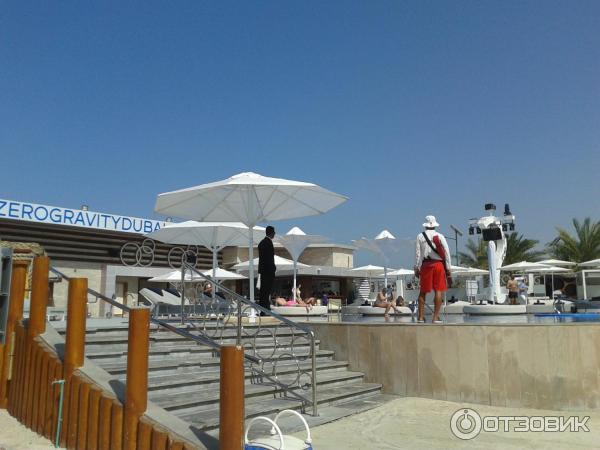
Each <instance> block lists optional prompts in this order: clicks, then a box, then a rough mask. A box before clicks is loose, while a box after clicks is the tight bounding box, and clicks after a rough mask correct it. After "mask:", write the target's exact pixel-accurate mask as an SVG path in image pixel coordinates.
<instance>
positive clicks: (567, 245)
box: [548, 217, 600, 262]
mask: <svg viewBox="0 0 600 450" xmlns="http://www.w3.org/2000/svg"><path fill="white" fill-rule="evenodd" d="M573 228H575V235H572V234H571V233H569V232H568V231H567V230H565V229H563V228H557V229H556V231H557V232H558V236H557V237H556V238H555V239H554V240H553V241H552V242H550V243H549V244H548V248H549V250H550V253H551V255H552V256H553V257H555V258H558V259H566V260H567V261H573V262H584V261H589V260H591V259H596V258H600V221H598V222H595V223H592V219H591V218H589V217H586V218H585V219H584V220H583V223H581V222H579V220H577V219H573Z"/></svg>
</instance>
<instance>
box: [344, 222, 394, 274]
mask: <svg viewBox="0 0 600 450" xmlns="http://www.w3.org/2000/svg"><path fill="white" fill-rule="evenodd" d="M352 244H354V245H355V246H356V247H357V248H362V249H364V250H369V251H370V252H373V253H375V254H377V255H379V256H380V257H381V259H382V260H383V276H384V279H385V282H386V284H387V275H388V274H387V266H388V264H389V261H390V258H391V256H392V254H393V253H395V252H398V251H400V241H398V240H397V239H396V238H395V237H394V235H393V234H392V233H390V232H389V231H388V230H383V231H382V232H380V233H379V234H378V235H377V236H375V238H374V239H369V238H364V237H363V238H360V239H357V240H354V241H352Z"/></svg>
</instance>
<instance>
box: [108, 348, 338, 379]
mask: <svg viewBox="0 0 600 450" xmlns="http://www.w3.org/2000/svg"><path fill="white" fill-rule="evenodd" d="M333 355H334V352H332V351H330V350H317V354H316V357H317V360H321V361H322V360H331V358H332V357H333ZM279 356H281V358H280V359H281V360H291V359H292V356H291V355H289V354H288V352H284V353H282V352H276V353H275V355H274V356H273V358H272V359H276V358H278V357H279ZM96 363H97V364H98V365H99V366H100V367H102V368H103V369H104V370H106V371H107V372H108V373H110V374H113V375H118V374H124V373H126V371H127V360H120V359H119V360H106V361H102V360H100V361H96ZM219 364H220V359H219V358H213V357H208V356H207V357H201V356H197V355H195V356H194V357H190V358H185V359H183V358H168V359H167V358H165V359H161V360H156V361H155V360H151V361H149V365H148V372H149V373H152V372H159V371H163V372H167V371H168V372H186V371H189V369H190V368H192V369H193V368H198V367H200V368H210V369H213V368H215V367H219ZM186 369H188V370H186Z"/></svg>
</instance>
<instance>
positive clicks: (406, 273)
mask: <svg viewBox="0 0 600 450" xmlns="http://www.w3.org/2000/svg"><path fill="white" fill-rule="evenodd" d="M414 274H415V271H414V270H410V269H398V270H393V271H391V272H388V276H390V277H398V278H400V292H399V294H400V295H401V296H402V298H404V278H403V277H405V276H410V275H413V276H414Z"/></svg>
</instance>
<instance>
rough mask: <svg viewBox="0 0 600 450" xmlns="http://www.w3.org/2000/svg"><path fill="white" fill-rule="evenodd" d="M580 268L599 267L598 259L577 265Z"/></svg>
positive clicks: (599, 260) (599, 261)
mask: <svg viewBox="0 0 600 450" xmlns="http://www.w3.org/2000/svg"><path fill="white" fill-rule="evenodd" d="M578 265H579V266H582V267H600V259H592V260H590V261H584V262H582V263H579V264H578Z"/></svg>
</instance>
